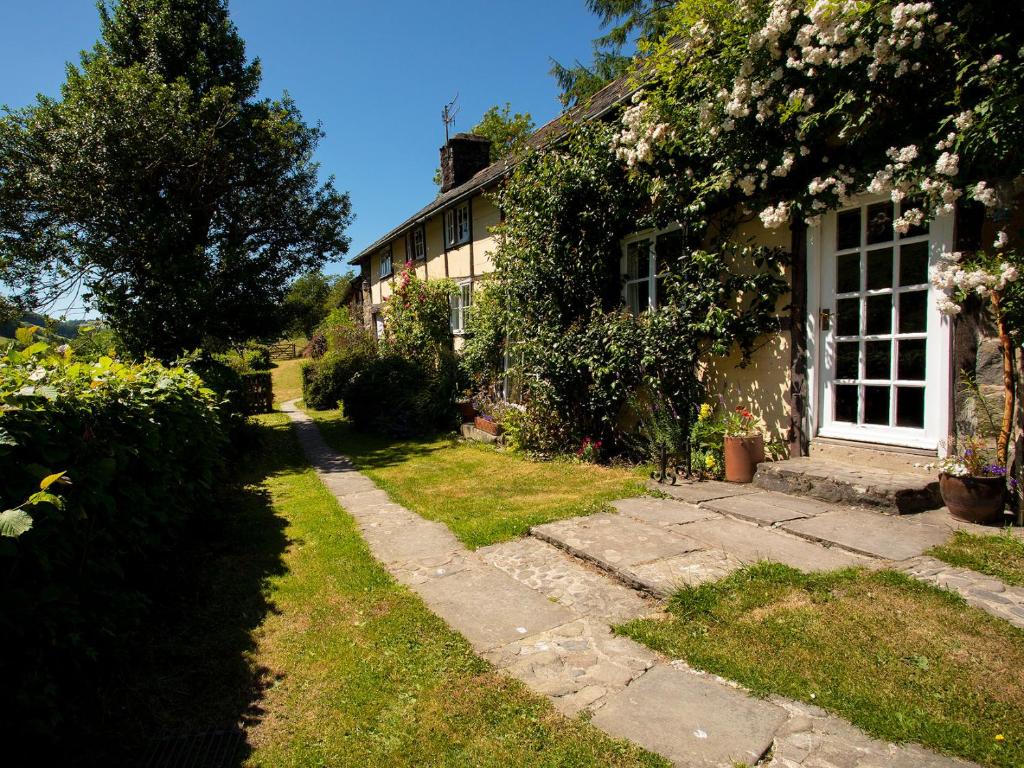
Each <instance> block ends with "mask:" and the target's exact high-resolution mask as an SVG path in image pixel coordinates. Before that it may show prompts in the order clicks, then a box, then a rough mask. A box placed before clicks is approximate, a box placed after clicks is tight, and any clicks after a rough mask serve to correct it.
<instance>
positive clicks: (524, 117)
mask: <svg viewBox="0 0 1024 768" xmlns="http://www.w3.org/2000/svg"><path fill="white" fill-rule="evenodd" d="M534 128H535V125H534V122H533V117H531V116H530V113H529V112H515V113H513V112H512V105H511V104H510V103H509V102H507V101H506V102H505V106H504V107H499V106H498V105H497V104H495V105H494V106H493V107H490V108H489V109H488V110H487V111H486V112H484V114H483V117H481V118H480V122H479V123H477V124H476V125H475V126H473V130H472V133H474V134H476V135H477V136H483V137H485V138H487V139H490V141H491V162H492V163H496V162H498V161H499V160H503V159H504V158H506V157H509V156H510V155H514V154H515V153H516V152H519V151H520V150H522V149H523V147H524V146H525V145H526V140H527V139H529V138H530V136H532V135H533V130H534ZM434 183H435V184H437V185H438V186H441V170H440V169H436V170H435V171H434Z"/></svg>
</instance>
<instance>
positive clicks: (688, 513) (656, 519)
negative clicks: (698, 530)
mask: <svg viewBox="0 0 1024 768" xmlns="http://www.w3.org/2000/svg"><path fill="white" fill-rule="evenodd" d="M612 506H613V507H615V509H616V510H617V511H618V512H619V514H622V515H626V516H628V517H632V518H635V519H637V520H640V521H642V522H644V523H651V524H652V525H685V524H686V523H696V522H698V521H699V520H710V519H712V518H714V517H716V515H714V514H713V513H711V512H709V511H708V510H705V509H701V508H700V507H697V506H694V505H693V504H687V503H686V502H683V501H677V500H676V499H655V498H651V497H650V496H642V497H640V498H636V499H621V500H620V501H613V502H612Z"/></svg>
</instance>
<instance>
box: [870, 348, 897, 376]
mask: <svg viewBox="0 0 1024 768" xmlns="http://www.w3.org/2000/svg"><path fill="white" fill-rule="evenodd" d="M891 375H892V342H891V341H867V342H865V343H864V378H865V379H888V378H889V377H890V376H891Z"/></svg>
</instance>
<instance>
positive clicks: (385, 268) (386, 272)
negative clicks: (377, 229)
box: [378, 245, 395, 280]
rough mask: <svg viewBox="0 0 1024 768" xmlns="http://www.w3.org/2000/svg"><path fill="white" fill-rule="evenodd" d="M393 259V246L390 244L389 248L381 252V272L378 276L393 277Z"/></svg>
mask: <svg viewBox="0 0 1024 768" xmlns="http://www.w3.org/2000/svg"><path fill="white" fill-rule="evenodd" d="M391 261H392V259H391V246H390V245H389V246H388V247H387V250H384V251H381V252H380V272H379V273H378V276H379V277H380V279H381V280H383V279H384V278H385V277H391V275H392V273H393V272H394V271H395V270H394V267H393V266H392V263H391Z"/></svg>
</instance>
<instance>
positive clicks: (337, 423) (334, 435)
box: [316, 411, 457, 470]
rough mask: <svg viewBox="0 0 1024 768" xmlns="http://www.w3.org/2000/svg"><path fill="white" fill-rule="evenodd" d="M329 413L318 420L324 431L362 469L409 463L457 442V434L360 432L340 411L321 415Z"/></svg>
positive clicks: (334, 445) (328, 439)
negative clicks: (416, 435) (410, 435)
mask: <svg viewBox="0 0 1024 768" xmlns="http://www.w3.org/2000/svg"><path fill="white" fill-rule="evenodd" d="M327 414H334V415H331V416H330V418H317V420H316V424H317V427H318V428H319V429H320V434H322V435H323V438H324V440H325V441H326V442H327V444H328V445H329V446H331V448H333V449H334V450H336V451H338V452H339V453H343V454H345V455H346V456H348V457H349V458H350V459H351V460H352V462H353V463H354V464H355V465H356V467H357V468H358V469H361V470H362V469H383V468H385V467H393V466H397V465H400V464H405V463H406V462H408V461H409V460H410V459H418V458H424V457H427V456H430V455H432V454H435V453H438V452H440V451H444V450H447V449H448V448H450V447H451V446H452V445H453V444H455V443H456V442H457V439H456V438H455V436H454V435H435V436H433V437H419V438H397V437H390V436H388V435H382V434H380V433H378V432H360V431H358V430H356V429H355V428H354V427H353V426H352V424H351V423H350V422H348V421H346V420H345V419H343V418H341V417H338V416H337V415H336V412H330V411H328V412H325V413H324V414H318V415H327Z"/></svg>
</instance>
